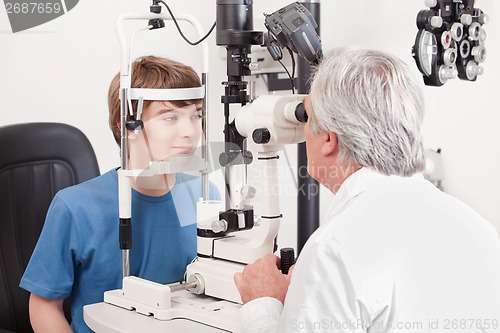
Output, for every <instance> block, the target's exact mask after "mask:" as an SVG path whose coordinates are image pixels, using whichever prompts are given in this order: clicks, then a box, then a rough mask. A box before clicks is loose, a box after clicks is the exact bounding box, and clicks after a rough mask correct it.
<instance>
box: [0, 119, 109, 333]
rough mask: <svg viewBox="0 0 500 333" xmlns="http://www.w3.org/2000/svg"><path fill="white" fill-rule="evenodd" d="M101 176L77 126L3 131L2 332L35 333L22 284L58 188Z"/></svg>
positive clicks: (0, 131) (35, 125)
mask: <svg viewBox="0 0 500 333" xmlns="http://www.w3.org/2000/svg"><path fill="white" fill-rule="evenodd" d="M98 175H99V168H98V165H97V160H96V156H95V153H94V150H93V149H92V146H91V144H90V142H89V140H88V139H87V137H86V136H85V135H84V134H83V133H82V132H81V131H80V130H79V129H77V128H75V127H73V126H69V125H66V124H59V123H27V124H16V125H9V126H3V127H0V333H5V332H17V333H28V332H33V330H32V328H31V324H30V321H29V312H28V300H29V293H28V292H26V291H25V290H23V289H21V288H19V281H20V279H21V277H22V275H23V273H24V270H25V268H26V266H27V264H28V261H29V259H30V257H31V253H32V252H33V249H34V247H35V244H36V242H37V240H38V237H39V235H40V232H41V230H42V226H43V223H44V221H45V215H46V213H47V210H48V208H49V205H50V202H51V201H52V198H53V197H54V195H55V194H56V192H57V191H59V190H60V189H62V188H65V187H68V186H71V185H74V184H78V183H81V182H84V181H86V180H88V179H91V178H94V177H96V176H98Z"/></svg>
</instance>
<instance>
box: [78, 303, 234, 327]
mask: <svg viewBox="0 0 500 333" xmlns="http://www.w3.org/2000/svg"><path fill="white" fill-rule="evenodd" d="M83 318H84V320H85V323H86V324H87V325H88V326H89V327H90V328H91V329H92V330H93V331H95V332H97V333H138V332H141V333H142V332H148V333H157V332H158V333H159V332H162V333H169V332H197V333H216V332H217V333H220V332H229V331H226V330H221V329H218V328H214V327H211V326H207V325H205V324H202V323H198V322H195V321H192V320H188V319H173V320H157V319H155V318H153V317H152V316H150V317H147V316H145V315H142V314H139V313H137V312H135V311H130V310H126V309H123V308H120V307H118V306H115V305H111V304H107V303H96V304H91V305H86V306H84V308H83Z"/></svg>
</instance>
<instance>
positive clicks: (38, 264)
mask: <svg viewBox="0 0 500 333" xmlns="http://www.w3.org/2000/svg"><path fill="white" fill-rule="evenodd" d="M209 195H210V199H215V200H217V199H220V195H219V193H218V191H217V189H216V187H215V186H213V185H212V184H211V185H210V194H209ZM201 196H202V185H201V179H200V178H196V177H193V176H189V175H186V174H177V176H176V185H175V186H174V187H173V189H172V190H171V191H170V192H169V193H167V194H165V195H163V196H159V197H150V196H146V195H143V194H141V193H139V192H137V191H135V190H132V249H131V250H130V274H131V275H134V276H138V277H141V278H145V279H147V280H151V281H155V282H158V283H164V284H165V283H172V282H176V281H181V280H182V278H183V275H184V272H185V269H186V266H187V265H188V264H189V263H190V262H191V261H192V260H193V258H194V257H195V256H196V202H197V201H198V199H199V198H200V197H201ZM118 216H119V215H118V175H117V172H116V170H114V169H113V170H110V171H108V172H107V173H105V174H103V175H101V176H99V177H96V178H94V179H92V180H89V181H87V182H85V183H82V184H79V185H76V186H72V187H69V188H66V189H63V190H61V191H60V192H58V193H57V194H56V196H55V197H54V199H53V201H52V204H51V205H50V208H49V211H48V213H47V218H46V221H45V224H44V227H43V230H42V233H41V235H40V238H39V240H38V243H37V245H36V247H35V250H34V252H33V254H32V256H31V259H30V262H29V264H28V266H27V268H26V271H25V273H24V276H23V278H22V279H21V283H20V286H21V287H22V288H24V289H26V290H28V291H29V292H31V293H34V294H37V295H39V296H41V297H44V298H48V299H65V298H67V297H69V296H71V315H72V323H71V327H72V329H73V331H75V332H78V333H81V332H92V331H91V330H90V329H89V328H88V327H87V325H86V324H85V322H84V321H83V306H84V305H86V304H92V303H98V302H102V301H103V293H104V292H105V291H107V290H113V289H119V288H121V285H122V252H121V250H120V246H119V240H118V229H119V228H118V225H119V219H118Z"/></svg>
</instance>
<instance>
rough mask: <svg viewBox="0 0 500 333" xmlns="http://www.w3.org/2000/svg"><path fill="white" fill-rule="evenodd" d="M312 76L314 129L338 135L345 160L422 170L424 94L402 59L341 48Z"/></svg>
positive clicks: (398, 170) (382, 168)
mask: <svg viewBox="0 0 500 333" xmlns="http://www.w3.org/2000/svg"><path fill="white" fill-rule="evenodd" d="M312 79H313V81H312V84H311V92H310V96H311V105H312V109H313V112H312V117H311V122H310V126H311V127H310V128H311V133H313V134H318V133H320V132H333V133H336V134H337V140H338V143H339V147H340V153H339V154H340V155H339V157H340V161H341V162H342V163H347V164H352V163H356V164H358V165H360V166H364V167H370V168H372V169H375V170H377V171H378V172H381V173H383V174H387V175H401V176H410V175H413V174H415V173H417V172H421V171H423V169H424V161H425V160H424V156H423V147H422V137H421V125H422V121H423V115H424V108H425V107H424V99H423V93H422V90H421V88H420V86H419V85H418V84H417V82H416V80H415V78H414V77H413V75H412V73H411V72H410V70H409V69H408V67H407V66H406V65H405V63H404V62H403V61H401V60H400V59H398V58H396V57H394V56H392V55H389V54H387V53H384V52H381V51H375V50H366V49H360V48H353V47H350V48H337V49H334V50H332V51H330V52H328V53H327V54H326V55H325V56H324V58H323V60H322V61H321V63H320V64H319V65H318V67H317V68H316V70H315V73H314V75H313V77H312Z"/></svg>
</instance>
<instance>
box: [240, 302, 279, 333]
mask: <svg viewBox="0 0 500 333" xmlns="http://www.w3.org/2000/svg"><path fill="white" fill-rule="evenodd" d="M282 310H283V304H281V302H280V301H278V300H277V299H276V298H272V297H261V298H257V299H254V300H252V301H250V302H248V303H246V304H245V305H243V307H242V308H241V311H240V318H241V326H242V329H243V332H245V333H254V332H255V333H256V332H259V333H271V332H273V333H274V332H276V330H277V328H278V321H279V319H280V315H281V311H282Z"/></svg>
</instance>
